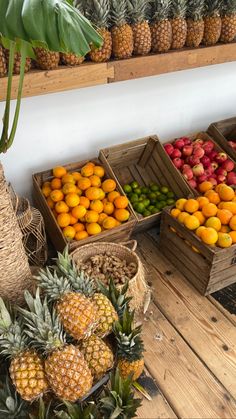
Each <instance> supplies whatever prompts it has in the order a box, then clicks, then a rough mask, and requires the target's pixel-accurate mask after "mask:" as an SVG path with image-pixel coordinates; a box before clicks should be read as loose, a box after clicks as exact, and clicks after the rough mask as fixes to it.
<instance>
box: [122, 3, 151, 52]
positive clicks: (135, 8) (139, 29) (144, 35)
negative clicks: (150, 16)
mask: <svg viewBox="0 0 236 419" xmlns="http://www.w3.org/2000/svg"><path fill="white" fill-rule="evenodd" d="M127 4H128V12H129V16H130V22H131V26H132V30H133V36H134V54H135V55H147V54H148V53H149V52H150V50H151V44H152V40H151V30H150V26H149V23H148V20H147V11H148V7H149V0H128V2H127Z"/></svg>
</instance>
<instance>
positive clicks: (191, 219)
mask: <svg viewBox="0 0 236 419" xmlns="http://www.w3.org/2000/svg"><path fill="white" fill-rule="evenodd" d="M184 225H185V227H187V228H188V229H189V230H196V229H197V228H198V227H200V222H199V220H198V218H197V217H195V216H194V215H189V216H188V217H186V218H185V219H184Z"/></svg>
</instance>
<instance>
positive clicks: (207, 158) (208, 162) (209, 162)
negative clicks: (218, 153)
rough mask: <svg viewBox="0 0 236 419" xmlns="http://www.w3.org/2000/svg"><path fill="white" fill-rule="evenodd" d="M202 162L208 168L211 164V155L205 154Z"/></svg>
mask: <svg viewBox="0 0 236 419" xmlns="http://www.w3.org/2000/svg"><path fill="white" fill-rule="evenodd" d="M201 163H202V164H203V167H204V168H205V169H207V168H208V167H209V166H210V164H211V160H210V159H209V157H207V156H203V157H202V158H201Z"/></svg>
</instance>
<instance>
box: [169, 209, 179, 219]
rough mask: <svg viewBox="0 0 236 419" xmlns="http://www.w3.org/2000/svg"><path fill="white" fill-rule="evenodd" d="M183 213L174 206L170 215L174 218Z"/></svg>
mask: <svg viewBox="0 0 236 419" xmlns="http://www.w3.org/2000/svg"><path fill="white" fill-rule="evenodd" d="M180 213H181V211H180V210H179V209H177V208H173V209H172V210H171V212H170V215H171V216H172V217H173V218H178V216H179V214H180Z"/></svg>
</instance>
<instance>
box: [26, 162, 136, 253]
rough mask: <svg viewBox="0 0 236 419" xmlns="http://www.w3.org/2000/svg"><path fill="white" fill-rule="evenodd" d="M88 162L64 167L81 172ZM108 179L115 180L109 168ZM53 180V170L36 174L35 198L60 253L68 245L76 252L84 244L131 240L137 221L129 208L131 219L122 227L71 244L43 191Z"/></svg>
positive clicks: (34, 183)
mask: <svg viewBox="0 0 236 419" xmlns="http://www.w3.org/2000/svg"><path fill="white" fill-rule="evenodd" d="M90 161H93V162H94V163H95V164H98V165H101V164H102V163H101V161H99V159H96V158H94V159H92V160H90ZM87 162H88V161H87V160H85V161H82V162H79V163H70V164H66V165H64V167H65V168H66V169H67V171H68V172H74V171H78V170H80V169H81V168H82V167H83V166H84V165H85V164H86V163H87ZM106 177H109V178H114V177H113V173H112V171H110V170H109V168H106ZM51 179H52V170H51V169H50V170H46V171H44V172H40V173H36V174H34V175H33V198H34V201H35V205H36V206H37V208H38V209H39V210H40V212H41V214H42V215H43V218H44V221H45V226H46V230H47V232H48V234H49V236H50V239H51V241H52V243H53V244H54V246H55V248H56V249H57V250H58V251H63V249H64V248H65V246H66V245H69V249H70V251H73V250H75V249H76V248H77V247H79V246H83V245H84V244H89V243H92V242H97V241H103V242H107V241H108V242H117V243H120V242H123V241H127V240H129V238H130V236H131V234H132V231H133V229H134V226H135V224H136V219H135V217H134V215H133V213H132V209H131V207H130V206H129V207H128V210H129V212H130V213H131V216H130V219H129V220H128V221H127V222H126V223H124V224H121V225H120V226H118V227H116V228H114V229H112V230H107V231H103V232H102V233H100V234H98V235H96V236H90V237H88V238H87V239H84V240H80V241H76V240H72V241H71V242H69V241H68V240H66V238H65V237H64V235H63V233H62V230H61V229H60V227H59V225H58V224H57V221H56V218H55V217H54V215H53V212H52V211H51V210H50V208H49V206H48V204H47V201H46V199H45V197H44V195H43V193H42V191H41V188H42V185H43V183H44V182H46V181H48V180H49V181H50V180H51ZM117 190H118V191H119V192H121V193H122V191H121V188H120V186H119V184H117Z"/></svg>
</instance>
